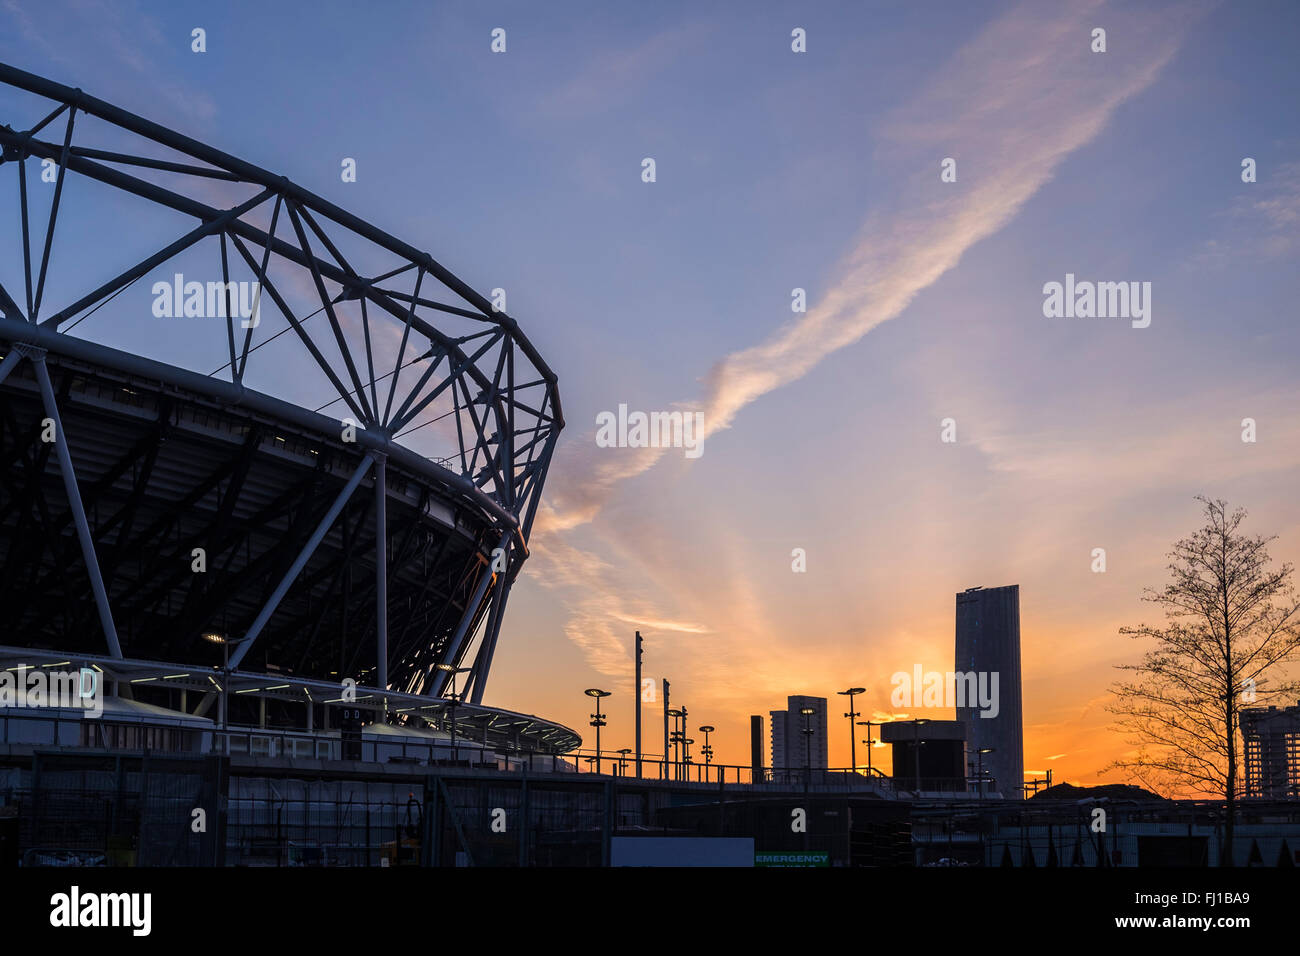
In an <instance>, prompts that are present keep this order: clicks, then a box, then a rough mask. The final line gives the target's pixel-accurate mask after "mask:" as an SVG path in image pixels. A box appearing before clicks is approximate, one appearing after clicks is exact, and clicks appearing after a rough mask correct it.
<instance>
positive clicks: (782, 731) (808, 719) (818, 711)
mask: <svg viewBox="0 0 1300 956" xmlns="http://www.w3.org/2000/svg"><path fill="white" fill-rule="evenodd" d="M805 707H808V708H811V709H812V710H813V713H811V714H807V715H805V714H802V713H800V711H801V710H802V709H803V708H805ZM786 708H787V709H786V710H774V711H771V717H772V769H773V770H803V769H805V768H807V767H811V768H812V769H813V770H825V769H826V768H827V767H828V766H829V763H828V760H829V757H828V756H827V754H828V751H827V744H826V698H825V697H803V696H791V697H787V698H786ZM805 727H806V728H807V729H808V730H811V731H812V733H811V734H806V733H804V728H805ZM810 747H811V756H812V759H811V761H810V760H809V759H808V758H809V748H810Z"/></svg>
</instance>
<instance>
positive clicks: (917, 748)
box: [912, 717, 930, 797]
mask: <svg viewBox="0 0 1300 956" xmlns="http://www.w3.org/2000/svg"><path fill="white" fill-rule="evenodd" d="M929 722H930V720H929V718H928V717H919V718H917V719H916V720H914V721H912V756H913V758H914V760H915V763H916V795H917V797H920V796H921V725H922V724H928V723H929Z"/></svg>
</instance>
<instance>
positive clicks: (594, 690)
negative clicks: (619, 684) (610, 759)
mask: <svg viewBox="0 0 1300 956" xmlns="http://www.w3.org/2000/svg"><path fill="white" fill-rule="evenodd" d="M583 693H584V694H586V695H587V696H588V697H594V698H596V712H595V713H594V714H592V715H591V726H593V727H595V728H596V773H600V728H601V727H604V726H605V718H604V717H602V716H601V713H600V699H601V698H602V697H608V696H609V691H607V690H601V689H600V688H598V687H589V688H587V689H586V690H585V691H583Z"/></svg>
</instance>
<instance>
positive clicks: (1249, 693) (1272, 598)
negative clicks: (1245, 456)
mask: <svg viewBox="0 0 1300 956" xmlns="http://www.w3.org/2000/svg"><path fill="white" fill-rule="evenodd" d="M1197 500H1198V501H1200V502H1201V503H1202V504H1203V505H1204V506H1205V508H1204V513H1205V518H1206V524H1205V526H1204V527H1202V528H1200V529H1198V530H1197V531H1196V532H1194V533H1193V534H1192V535H1191V536H1189V537H1186V538H1183V539H1182V540H1181V541H1179V542H1178V543H1177V544H1175V545H1174V549H1173V551H1171V552H1170V553H1169V558H1170V563H1169V571H1170V574H1171V575H1172V580H1171V581H1170V583H1168V584H1166V585H1165V587H1164V588H1163V589H1161V590H1156V589H1153V588H1148V589H1147V590H1146V595H1145V597H1144V600H1146V601H1150V602H1152V603H1154V604H1157V605H1159V606H1160V607H1161V608H1162V609H1163V610H1164V613H1165V623H1164V626H1163V627H1153V626H1150V625H1147V624H1142V625H1139V626H1137V627H1125V628H1121V629H1120V633H1121V634H1127V635H1129V636H1130V637H1134V638H1149V639H1152V640H1154V641H1155V642H1156V643H1155V647H1154V648H1152V649H1151V650H1148V651H1147V652H1146V654H1145V655H1144V656H1143V658H1142V662H1141V663H1140V664H1125V665H1120V670H1125V671H1130V672H1132V674H1133V675H1134V678H1133V680H1131V681H1119V682H1117V683H1116V684H1115V686H1114V687H1113V688H1112V690H1113V692H1114V693H1115V695H1116V700H1115V701H1114V702H1113V703H1112V704H1111V705H1110V707H1109V708H1108V709H1109V710H1110V711H1111V712H1112V713H1114V714H1116V715H1117V716H1118V720H1117V724H1116V726H1117V728H1118V729H1120V730H1122V731H1123V732H1125V733H1126V734H1128V735H1129V743H1131V744H1133V745H1134V746H1136V747H1137V748H1138V750H1137V753H1136V754H1135V755H1132V756H1130V757H1128V758H1125V759H1121V760H1117V761H1115V762H1114V763H1113V764H1111V765H1110V767H1108V768H1107V770H1124V771H1127V772H1128V773H1129V775H1130V776H1131V777H1133V778H1135V779H1136V780H1137V782H1139V783H1141V784H1142V785H1143V786H1145V787H1147V788H1148V789H1151V790H1155V791H1156V792H1158V793H1159V792H1164V793H1185V792H1187V791H1189V790H1190V791H1192V792H1195V793H1202V794H1207V795H1212V796H1222V797H1223V799H1224V800H1225V802H1226V806H1225V811H1226V818H1225V822H1224V839H1223V852H1222V854H1221V856H1220V860H1221V862H1222V863H1223V865H1226V866H1230V865H1231V864H1232V838H1233V826H1234V822H1235V817H1236V806H1237V798H1238V779H1239V777H1240V767H1241V756H1240V754H1241V750H1240V745H1239V743H1238V737H1237V734H1238V730H1239V727H1240V721H1239V717H1240V711H1241V709H1242V706H1243V705H1245V706H1247V707H1250V706H1260V705H1262V704H1264V703H1267V701H1268V700H1270V699H1276V698H1278V697H1280V696H1282V695H1283V694H1288V695H1289V694H1292V693H1294V691H1295V686H1296V685H1295V684H1292V683H1287V682H1284V681H1281V680H1276V679H1275V680H1272V682H1271V686H1270V687H1266V683H1269V682H1268V681H1266V678H1265V675H1266V674H1267V673H1269V672H1270V671H1271V670H1275V669H1280V668H1278V665H1281V664H1283V663H1284V662H1286V661H1288V660H1290V659H1292V658H1294V657H1296V656H1297V652H1300V602H1297V601H1296V600H1295V596H1294V589H1293V587H1292V585H1291V580H1290V578H1291V572H1292V566H1291V565H1290V564H1285V563H1284V564H1282V565H1280V566H1278V567H1274V566H1273V563H1272V559H1271V558H1270V557H1269V555H1268V550H1267V545H1268V543H1269V542H1270V541H1272V540H1274V538H1263V537H1251V536H1248V535H1245V534H1242V533H1240V532H1239V531H1238V528H1239V527H1240V525H1241V523H1242V521H1243V520H1244V519H1245V517H1246V512H1245V511H1244V510H1241V509H1237V510H1236V511H1233V512H1232V513H1231V514H1228V510H1227V503H1226V502H1224V501H1222V500H1214V501H1211V500H1210V499H1208V498H1203V497H1198V498H1197Z"/></svg>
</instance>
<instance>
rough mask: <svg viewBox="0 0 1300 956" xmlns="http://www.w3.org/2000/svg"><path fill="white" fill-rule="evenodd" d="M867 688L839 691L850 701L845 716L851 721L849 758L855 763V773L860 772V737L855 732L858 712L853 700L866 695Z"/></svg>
mask: <svg viewBox="0 0 1300 956" xmlns="http://www.w3.org/2000/svg"><path fill="white" fill-rule="evenodd" d="M866 692H867V689H866V688H865V687H850V688H849V689H848V690H841V691H837V693H838V694H840V695H841V696H843V697H847V698H848V699H849V712H848V713H847V714H845V715H844V716H845V717H847V718H848V719H849V758H850V759H851V760H852V761H853V772H854V773H857V772H858V735H857V734H856V733H854V732H853V719H854V718H855V717H857V716H858V712H857V711H856V710H854V709H853V698H854V697H857V696H858V695H859V694H865V693H866Z"/></svg>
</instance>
